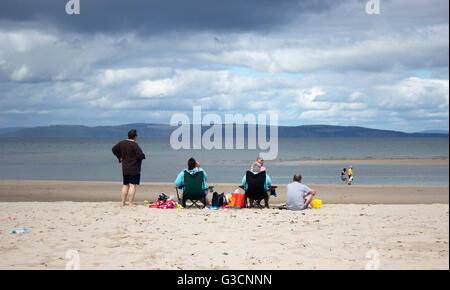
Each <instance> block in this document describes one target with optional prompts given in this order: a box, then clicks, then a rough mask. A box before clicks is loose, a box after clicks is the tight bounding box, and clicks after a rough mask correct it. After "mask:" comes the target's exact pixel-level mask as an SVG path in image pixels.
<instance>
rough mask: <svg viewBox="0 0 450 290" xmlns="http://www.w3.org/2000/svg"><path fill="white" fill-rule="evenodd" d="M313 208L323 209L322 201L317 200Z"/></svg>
mask: <svg viewBox="0 0 450 290" xmlns="http://www.w3.org/2000/svg"><path fill="white" fill-rule="evenodd" d="M312 206H313V207H314V208H321V207H322V201H321V200H320V199H315V200H313V201H312Z"/></svg>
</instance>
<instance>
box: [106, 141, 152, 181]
mask: <svg viewBox="0 0 450 290" xmlns="http://www.w3.org/2000/svg"><path fill="white" fill-rule="evenodd" d="M112 152H113V154H114V155H116V157H117V159H119V161H120V159H121V158H122V159H123V160H122V173H123V175H138V174H140V173H141V163H142V160H144V159H145V154H144V153H143V152H142V150H141V148H140V147H139V145H138V144H137V143H136V142H134V141H130V140H123V141H120V142H119V143H117V144H116V145H115V146H114V147H113V148H112Z"/></svg>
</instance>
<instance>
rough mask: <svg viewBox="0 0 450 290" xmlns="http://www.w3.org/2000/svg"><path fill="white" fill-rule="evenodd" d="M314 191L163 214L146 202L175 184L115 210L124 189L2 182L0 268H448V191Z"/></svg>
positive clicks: (154, 188) (147, 189)
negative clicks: (243, 205)
mask: <svg viewBox="0 0 450 290" xmlns="http://www.w3.org/2000/svg"><path fill="white" fill-rule="evenodd" d="M216 186H217V188H216V189H217V191H219V192H222V191H232V190H234V189H235V187H236V185H234V184H216ZM313 187H316V188H317V189H318V190H319V196H318V198H320V199H322V200H323V201H324V206H323V207H322V208H321V209H308V210H305V211H302V212H291V211H285V210H278V209H275V208H271V209H264V210H255V209H241V210H231V209H226V210H220V211H215V210H208V209H204V210H197V209H189V210H178V209H174V210H161V209H150V208H148V207H147V206H146V205H144V204H143V203H142V201H143V200H144V199H148V200H155V198H156V196H157V195H158V194H159V193H161V191H165V192H168V193H172V194H173V192H174V191H173V187H172V185H171V184H165V183H145V184H143V185H142V186H141V187H140V188H139V189H138V201H139V203H138V207H137V208H133V209H132V208H124V209H121V208H120V207H119V203H118V201H119V199H120V182H66V181H59V182H48V181H20V182H19V181H1V182H0V188H1V189H0V237H1V238H0V269H64V268H65V267H66V264H67V263H68V262H69V259H66V253H67V251H68V250H76V251H77V252H78V253H79V255H80V267H81V269H364V268H365V267H366V265H368V264H369V265H375V264H377V263H376V260H373V257H375V259H376V258H377V257H376V256H373V255H372V256H370V255H371V254H373V253H375V254H377V255H378V260H379V268H380V269H446V270H448V269H449V244H448V242H449V205H448V186H442V187H407V186H351V187H349V186H345V185H343V186H340V185H317V186H313ZM171 188H172V192H171V191H170V190H171ZM284 191H285V187H284V186H281V187H280V189H279V191H278V192H279V195H280V196H279V197H278V198H276V199H272V200H271V203H272V204H280V203H282V202H284V197H285V192H284ZM63 200H65V201H63ZM49 201H51V202H49ZM74 201H79V202H74ZM111 201H113V202H111ZM425 203H428V204H425ZM8 217H13V218H15V220H10V219H8ZM24 226H25V227H27V228H28V229H29V230H30V233H28V234H23V235H21V234H18V235H13V234H11V231H12V230H13V229H21V228H23V227H24ZM371 250H373V251H372V252H370V251H371ZM374 251H375V252H374Z"/></svg>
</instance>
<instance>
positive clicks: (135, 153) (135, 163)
mask: <svg viewBox="0 0 450 290" xmlns="http://www.w3.org/2000/svg"><path fill="white" fill-rule="evenodd" d="M136 139H137V132H136V130H131V131H130V132H128V139H127V140H123V141H120V142H119V143H117V144H116V145H115V146H114V147H113V148H112V152H113V154H114V155H115V156H116V157H117V159H118V160H119V163H122V173H123V187H122V203H121V205H120V206H121V207H124V206H125V201H126V199H127V196H129V200H128V201H129V204H128V206H129V207H135V206H136V205H134V203H133V201H134V195H135V194H136V186H137V185H139V183H140V181H141V164H142V160H144V159H145V154H144V153H143V152H142V150H141V148H140V147H139V145H138V144H137V143H136Z"/></svg>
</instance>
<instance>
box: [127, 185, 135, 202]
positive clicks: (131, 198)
mask: <svg viewBox="0 0 450 290" xmlns="http://www.w3.org/2000/svg"><path fill="white" fill-rule="evenodd" d="M135 194H136V184H130V190H128V196H129V198H128V201H129V203H128V206H129V207H136V205H135V204H134V203H133V201H134V195H135Z"/></svg>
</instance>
